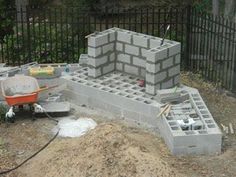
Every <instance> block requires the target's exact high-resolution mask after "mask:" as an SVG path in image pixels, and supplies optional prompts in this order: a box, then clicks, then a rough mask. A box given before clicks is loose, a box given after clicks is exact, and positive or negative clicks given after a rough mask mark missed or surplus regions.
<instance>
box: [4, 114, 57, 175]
mask: <svg viewBox="0 0 236 177" xmlns="http://www.w3.org/2000/svg"><path fill="white" fill-rule="evenodd" d="M44 113H45V115H46V116H47V117H48V118H49V119H51V120H53V121H55V122H56V123H58V120H56V119H54V118H53V117H51V116H50V115H49V114H48V113H47V112H45V111H44ZM59 131H60V129H58V130H57V133H56V134H55V135H54V136H53V137H52V138H51V139H50V140H49V141H48V142H47V143H46V144H45V145H44V146H43V147H41V148H40V149H39V150H38V151H36V152H35V153H34V154H33V155H31V156H30V157H28V158H27V159H25V160H24V161H23V162H21V163H20V164H19V165H17V166H15V167H13V168H11V169H8V170H4V171H1V172H0V175H3V174H7V173H9V172H12V171H14V170H16V169H18V168H19V167H21V166H22V165H24V164H25V163H26V162H28V161H29V160H30V159H32V158H33V157H35V156H36V155H37V154H38V153H40V152H41V151H42V150H44V149H45V148H46V147H47V146H48V145H49V144H50V143H51V142H52V141H53V140H55V139H56V137H57V136H58V134H59Z"/></svg>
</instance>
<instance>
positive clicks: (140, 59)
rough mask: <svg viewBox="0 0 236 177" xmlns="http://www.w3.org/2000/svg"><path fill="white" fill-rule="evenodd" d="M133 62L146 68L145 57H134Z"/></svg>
mask: <svg viewBox="0 0 236 177" xmlns="http://www.w3.org/2000/svg"><path fill="white" fill-rule="evenodd" d="M133 64H134V65H136V66H140V67H142V68H145V66H146V61H145V60H144V59H143V58H138V57H133Z"/></svg>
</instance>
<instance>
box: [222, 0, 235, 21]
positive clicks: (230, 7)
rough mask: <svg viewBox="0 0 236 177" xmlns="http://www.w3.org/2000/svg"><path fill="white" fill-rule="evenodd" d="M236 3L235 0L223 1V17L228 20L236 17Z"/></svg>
mask: <svg viewBox="0 0 236 177" xmlns="http://www.w3.org/2000/svg"><path fill="white" fill-rule="evenodd" d="M235 6H236V2H235V0H225V9H224V16H225V18H229V19H230V20H234V19H235V17H236V12H235V11H236V7H235Z"/></svg>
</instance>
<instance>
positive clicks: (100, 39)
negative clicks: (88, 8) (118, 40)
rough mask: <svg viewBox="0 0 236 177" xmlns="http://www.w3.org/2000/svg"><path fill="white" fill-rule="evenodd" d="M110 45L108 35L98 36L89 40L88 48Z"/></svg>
mask: <svg viewBox="0 0 236 177" xmlns="http://www.w3.org/2000/svg"><path fill="white" fill-rule="evenodd" d="M107 43H108V34H97V35H96V36H91V37H89V38H88V46H90V47H99V46H101V45H104V44H107Z"/></svg>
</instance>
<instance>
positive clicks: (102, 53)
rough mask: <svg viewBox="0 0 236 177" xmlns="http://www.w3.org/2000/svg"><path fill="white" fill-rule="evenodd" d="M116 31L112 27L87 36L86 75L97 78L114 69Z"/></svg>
mask: <svg viewBox="0 0 236 177" xmlns="http://www.w3.org/2000/svg"><path fill="white" fill-rule="evenodd" d="M115 39H116V32H115V31H114V30H112V29H110V30H106V31H103V32H99V33H96V34H92V35H90V37H89V38H88V63H87V64H88V66H89V72H88V75H89V76H90V77H93V78H97V77H99V76H102V75H104V74H107V73H109V72H112V71H114V70H115V57H116V56H115V44H116V42H115Z"/></svg>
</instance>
